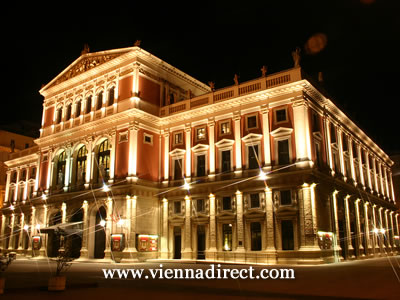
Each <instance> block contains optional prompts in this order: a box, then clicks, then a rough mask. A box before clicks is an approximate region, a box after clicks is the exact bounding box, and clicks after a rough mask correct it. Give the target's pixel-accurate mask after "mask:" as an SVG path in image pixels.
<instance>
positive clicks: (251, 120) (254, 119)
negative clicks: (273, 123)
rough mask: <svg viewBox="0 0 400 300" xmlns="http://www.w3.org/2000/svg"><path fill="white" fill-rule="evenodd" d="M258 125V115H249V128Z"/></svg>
mask: <svg viewBox="0 0 400 300" xmlns="http://www.w3.org/2000/svg"><path fill="white" fill-rule="evenodd" d="M257 127H258V126H257V116H249V117H247V129H254V128H257Z"/></svg>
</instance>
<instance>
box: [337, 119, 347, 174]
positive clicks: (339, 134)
mask: <svg viewBox="0 0 400 300" xmlns="http://www.w3.org/2000/svg"><path fill="white" fill-rule="evenodd" d="M337 138H338V148H339V161H340V171H341V173H342V175H343V176H346V177H347V176H348V175H347V174H346V171H345V170H346V167H345V163H344V154H343V131H342V128H341V127H340V126H338V128H337Z"/></svg>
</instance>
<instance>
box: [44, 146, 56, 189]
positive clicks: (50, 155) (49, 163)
mask: <svg viewBox="0 0 400 300" xmlns="http://www.w3.org/2000/svg"><path fill="white" fill-rule="evenodd" d="M52 152H53V151H52V150H51V149H50V150H49V151H48V153H47V182H46V193H49V191H50V186H51V175H52V174H51V173H52V170H53V169H54V161H53V153H52Z"/></svg>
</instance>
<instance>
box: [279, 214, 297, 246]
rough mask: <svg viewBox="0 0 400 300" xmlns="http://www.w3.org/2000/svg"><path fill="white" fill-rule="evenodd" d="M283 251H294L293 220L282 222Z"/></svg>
mask: <svg viewBox="0 0 400 300" xmlns="http://www.w3.org/2000/svg"><path fill="white" fill-rule="evenodd" d="M281 229H282V250H294V233H293V222H292V221H291V220H282V222H281Z"/></svg>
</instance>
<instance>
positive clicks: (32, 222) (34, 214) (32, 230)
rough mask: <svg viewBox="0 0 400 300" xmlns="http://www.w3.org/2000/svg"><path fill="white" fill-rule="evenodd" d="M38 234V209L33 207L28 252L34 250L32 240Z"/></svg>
mask: <svg viewBox="0 0 400 300" xmlns="http://www.w3.org/2000/svg"><path fill="white" fill-rule="evenodd" d="M35 234H36V207H34V206H32V214H31V234H30V237H29V248H28V250H32V238H33V236H34V235H35Z"/></svg>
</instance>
